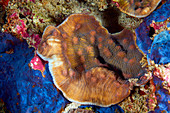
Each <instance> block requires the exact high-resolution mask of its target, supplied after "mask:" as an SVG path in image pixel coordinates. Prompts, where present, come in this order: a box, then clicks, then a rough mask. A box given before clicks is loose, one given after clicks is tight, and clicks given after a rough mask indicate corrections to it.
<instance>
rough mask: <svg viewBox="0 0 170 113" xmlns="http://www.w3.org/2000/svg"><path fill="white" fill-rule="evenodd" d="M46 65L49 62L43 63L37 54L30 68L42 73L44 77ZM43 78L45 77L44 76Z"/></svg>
mask: <svg viewBox="0 0 170 113" xmlns="http://www.w3.org/2000/svg"><path fill="white" fill-rule="evenodd" d="M46 63H47V62H45V61H43V60H42V59H41V58H40V57H39V56H38V55H37V54H35V56H34V58H32V59H31V61H30V64H29V66H30V67H31V68H32V69H34V70H39V71H41V73H42V75H43V72H44V70H45V64H46ZM43 77H45V76H44V75H43Z"/></svg>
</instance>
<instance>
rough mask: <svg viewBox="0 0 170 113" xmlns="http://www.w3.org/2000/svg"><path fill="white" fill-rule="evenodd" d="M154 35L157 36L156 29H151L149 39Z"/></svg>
mask: <svg viewBox="0 0 170 113" xmlns="http://www.w3.org/2000/svg"><path fill="white" fill-rule="evenodd" d="M153 34H155V29H154V28H153V27H150V30H149V37H153Z"/></svg>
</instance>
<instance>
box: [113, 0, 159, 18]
mask: <svg viewBox="0 0 170 113" xmlns="http://www.w3.org/2000/svg"><path fill="white" fill-rule="evenodd" d="M112 1H113V2H116V4H117V6H118V8H119V9H120V10H121V11H122V12H124V13H126V14H128V15H130V16H134V17H138V18H142V17H146V16H148V15H149V14H150V13H151V12H152V11H153V10H155V9H156V7H157V6H158V4H159V3H160V2H161V0H140V1H139V0H112Z"/></svg>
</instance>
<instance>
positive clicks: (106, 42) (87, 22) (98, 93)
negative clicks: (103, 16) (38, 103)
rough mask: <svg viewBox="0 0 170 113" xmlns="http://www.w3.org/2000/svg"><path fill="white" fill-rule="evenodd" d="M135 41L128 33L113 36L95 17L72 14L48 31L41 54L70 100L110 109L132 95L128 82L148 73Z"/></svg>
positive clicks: (39, 53)
mask: <svg viewBox="0 0 170 113" xmlns="http://www.w3.org/2000/svg"><path fill="white" fill-rule="evenodd" d="M133 38H134V37H133V34H132V33H131V32H130V31H129V30H126V29H125V30H123V31H122V32H120V33H118V34H113V35H111V34H109V33H108V31H107V30H106V29H105V28H104V27H102V26H101V25H100V24H99V22H98V21H96V20H95V18H94V17H93V16H89V15H85V14H73V15H71V16H69V17H68V18H67V19H66V21H64V22H63V23H62V24H61V25H59V26H58V27H57V28H55V27H53V26H48V27H47V28H46V29H45V31H44V34H43V36H42V41H41V43H40V45H39V47H38V55H40V57H42V58H43V59H44V60H47V61H49V68H50V72H51V74H52V76H53V80H54V83H55V85H56V86H57V88H59V89H60V90H61V91H62V92H63V94H64V96H66V98H67V99H69V100H71V101H76V102H80V103H83V104H90V103H92V104H96V105H101V106H108V105H111V104H115V103H118V102H120V101H122V100H123V99H124V98H126V97H127V96H128V95H129V93H130V89H131V87H132V86H131V85H130V83H129V82H128V81H127V80H125V79H129V78H134V77H140V76H143V75H144V74H145V70H144V68H142V66H141V64H140V60H141V59H142V57H143V55H142V53H140V52H139V50H138V49H137V48H136V46H135V43H134V40H133ZM75 92H77V94H75Z"/></svg>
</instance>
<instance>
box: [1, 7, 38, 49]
mask: <svg viewBox="0 0 170 113" xmlns="http://www.w3.org/2000/svg"><path fill="white" fill-rule="evenodd" d="M7 20H8V23H7V24H5V25H4V26H3V28H4V31H5V32H9V33H12V34H13V35H16V36H17V37H19V38H20V39H21V40H22V39H25V40H26V41H27V43H28V44H29V47H34V48H37V47H38V44H39V43H40V39H41V38H40V36H39V34H36V33H34V32H33V31H32V30H29V31H28V29H27V25H26V20H24V19H20V17H19V13H18V11H17V10H9V11H8V15H7Z"/></svg>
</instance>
